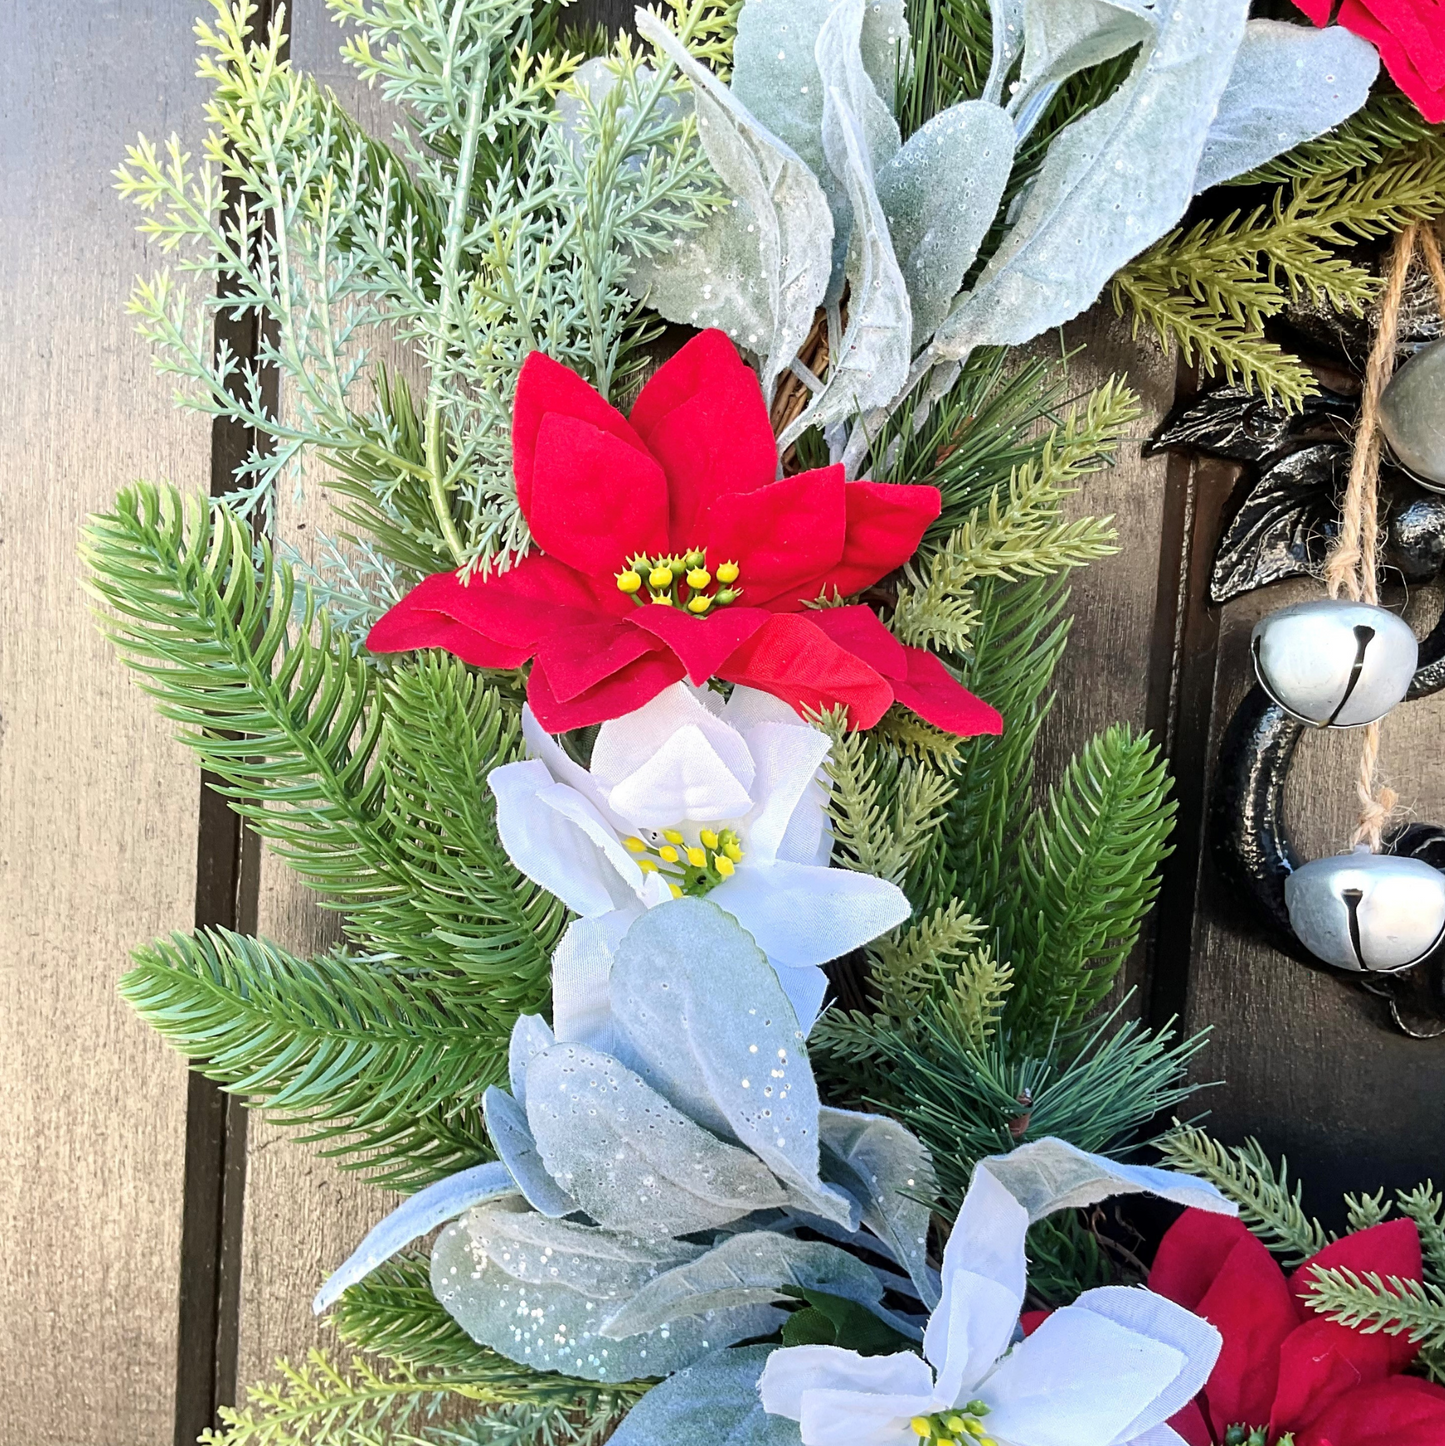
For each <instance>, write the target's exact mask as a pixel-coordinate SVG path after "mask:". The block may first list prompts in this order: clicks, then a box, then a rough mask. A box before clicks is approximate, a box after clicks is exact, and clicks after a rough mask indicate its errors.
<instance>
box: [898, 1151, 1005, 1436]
mask: <svg viewBox="0 0 1445 1446" xmlns="http://www.w3.org/2000/svg"><path fill="white" fill-rule="evenodd" d="M1028 1228H1029V1216H1028V1211H1027V1210H1025V1209H1024V1207H1023V1206H1022V1205H1020V1204H1019V1202H1018V1201H1017V1200H1015V1199H1014V1197H1013V1196H1012V1195H1010V1194H1009V1192H1008V1191H1007V1190H1006V1189H1004V1187H1003V1186H1002V1185H1001V1184H999V1182H998V1181H997V1180H996V1179H995V1178H994V1177H993V1176H992V1175H990V1174H989V1173H988V1171H987V1170H975V1171H974V1173H973V1180H972V1182H971V1183H970V1184H969V1187H968V1193H967V1194H966V1195H965V1196H964V1197H963V1207H962V1209H960V1210H959V1212H958V1219H957V1220H956V1221H955V1222H954V1226H953V1233H952V1234H951V1235H950V1236H949V1237H948V1244H947V1245H946V1246H945V1247H944V1251H943V1272H942V1282H941V1284H942V1297H941V1299H940V1300H939V1302H938V1308H937V1309H936V1310H935V1311H934V1312H933V1315H932V1317H931V1318H930V1320H929V1322H928V1328H927V1330H926V1331H925V1332H924V1336H923V1354H924V1355H925V1356H927V1357H928V1359H929V1360H930V1361H932V1362H933V1364H934V1366H936V1367H937V1369H938V1390H939V1394H940V1396H942V1397H945V1398H946V1400H947V1403H948V1404H949V1405H956V1404H957V1403H958V1401H959V1400H961V1399H963V1398H964V1396H965V1395H966V1394H967V1392H968V1391H969V1390H971V1389H972V1387H973V1386H975V1385H977V1383H978V1382H979V1381H980V1380H982V1379H983V1377H984V1376H985V1375H986V1374H987V1372H988V1371H989V1370H990V1369H991V1368H992V1366H993V1363H994V1362H995V1361H996V1360H997V1359H998V1358H999V1357H1000V1356H1001V1355H1002V1354H1003V1353H1004V1351H1005V1350H1007V1349H1008V1343H1009V1341H1010V1339H1011V1338H1012V1336H1013V1332H1014V1327H1015V1326H1016V1325H1017V1324H1018V1318H1019V1311H1020V1310H1022V1309H1023V1303H1024V1288H1025V1286H1026V1284H1027V1281H1028V1262H1027V1259H1026V1258H1025V1256H1024V1237H1025V1235H1026V1234H1027V1233H1028ZM989 1424H990V1427H991V1426H992V1424H993V1423H992V1422H990V1423H989Z"/></svg>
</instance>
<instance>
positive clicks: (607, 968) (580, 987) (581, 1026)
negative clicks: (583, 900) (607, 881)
mask: <svg viewBox="0 0 1445 1446" xmlns="http://www.w3.org/2000/svg"><path fill="white" fill-rule="evenodd" d="M641 915H642V907H641V905H638V906H637V907H635V908H630V909H614V910H613V911H612V912H611V913H610V914H601V915H599V916H598V917H597V918H595V919H574V920H573V921H572V922H571V923H570V924H569V925H568V926H567V932H566V933H565V934H563V935H562V939H561V942H560V943H559V944H558V945H557V948H556V949H555V950H554V951H553V954H552V1028H553V1032H554V1033H555V1035H556V1037H557V1039H559V1040H562V1041H564V1042H566V1043H579V1044H585V1045H588V1046H590V1047H591V1048H592V1049H597V1050H601V1051H602V1052H603V1053H604V1054H610V1053H611V1052H612V1047H613V1042H614V1041H613V1037H612V986H611V978H612V960H613V957H614V956H615V955H616V953H617V946H618V945H619V944H620V943H621V942H622V936H623V935H624V934H625V933H626V932H627V931H628V929H630V928H631V927H632V923H633V921H634V920H635V919H638V918H640V917H641Z"/></svg>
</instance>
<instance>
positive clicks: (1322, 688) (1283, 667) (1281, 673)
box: [1250, 598, 1420, 728]
mask: <svg viewBox="0 0 1445 1446" xmlns="http://www.w3.org/2000/svg"><path fill="white" fill-rule="evenodd" d="M1250 650H1251V652H1253V654H1254V670H1255V672H1256V673H1257V674H1258V675H1259V681H1260V686H1261V687H1263V689H1264V691H1265V692H1266V693H1268V694H1269V696H1270V697H1271V698H1273V699H1274V701H1275V702H1276V703H1278V704H1279V705H1280V707H1281V708H1283V709H1285V710H1286V711H1287V712H1289V713H1292V714H1293V715H1294V716H1295V717H1296V718H1298V719H1300V720H1301V722H1304V723H1312V724H1314V726H1315V727H1316V728H1358V727H1359V726H1360V725H1361V724H1362V723H1373V722H1374V721H1375V720H1376V719H1377V718H1383V717H1384V716H1385V714H1386V713H1388V712H1389V711H1390V709H1391V708H1393V707H1394V706H1395V704H1396V703H1398V702H1399V701H1400V699H1401V698H1403V697H1404V696H1405V692H1406V690H1407V689H1408V688H1409V686H1410V680H1411V679H1412V678H1413V677H1414V676H1415V668H1416V665H1417V664H1418V662H1419V653H1420V649H1419V644H1418V643H1417V642H1416V639H1415V634H1414V633H1413V632H1411V631H1410V625H1409V624H1408V623H1406V622H1404V621H1403V620H1402V619H1400V618H1397V617H1396V616H1395V614H1394V613H1392V612H1388V611H1386V609H1384V608H1381V607H1375V606H1373V605H1372V604H1370V603H1358V602H1347V601H1346V600H1345V599H1343V598H1320V599H1318V600H1317V601H1315V602H1306V603H1296V604H1295V605H1294V606H1293V607H1287V608H1281V609H1280V610H1279V611H1278V612H1277V613H1270V615H1269V616H1268V617H1264V618H1261V619H1260V620H1259V621H1258V622H1257V623H1256V624H1255V625H1254V633H1253V635H1252V636H1251V638H1250Z"/></svg>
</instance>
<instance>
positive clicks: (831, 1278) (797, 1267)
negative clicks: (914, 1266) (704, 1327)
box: [602, 1230, 898, 1340]
mask: <svg viewBox="0 0 1445 1446" xmlns="http://www.w3.org/2000/svg"><path fill="white" fill-rule="evenodd" d="M784 1286H789V1287H791V1288H792V1289H793V1290H795V1291H796V1290H819V1291H824V1292H826V1293H827V1294H829V1295H836V1296H840V1297H841V1298H842V1299H844V1300H851V1301H856V1302H857V1303H858V1304H859V1305H862V1306H866V1307H867V1308H868V1309H869V1310H871V1311H873V1312H875V1313H876V1314H877V1315H878V1316H879V1317H880V1319H883V1320H886V1321H888V1322H889V1323H890V1324H895V1323H896V1322H897V1320H898V1318H897V1317H896V1316H894V1315H893V1313H892V1312H891V1311H887V1310H885V1309H884V1307H883V1287H882V1286H881V1285H880V1284H879V1282H878V1278H877V1276H875V1275H874V1274H873V1272H872V1271H871V1270H870V1269H869V1268H868V1267H867V1266H866V1265H864V1264H863V1262H862V1261H861V1260H859V1259H858V1258H857V1257H856V1256H853V1255H849V1254H848V1252H847V1251H845V1250H840V1249H839V1248H838V1247H837V1246H836V1245H829V1244H828V1243H827V1242H826V1241H823V1240H798V1239H796V1238H795V1237H793V1236H791V1235H779V1234H777V1233H776V1232H774V1231H770V1230H750V1231H748V1232H747V1233H745V1234H742V1235H734V1236H731V1237H729V1238H728V1239H727V1240H724V1241H723V1242H722V1244H721V1245H717V1246H714V1247H713V1249H711V1250H709V1251H708V1252H707V1254H706V1255H700V1256H699V1257H698V1258H697V1259H696V1260H690V1261H688V1262H687V1263H686V1264H684V1265H678V1266H674V1267H673V1268H672V1269H671V1270H669V1271H667V1272H666V1273H665V1274H663V1275H659V1276H658V1277H657V1278H656V1279H655V1280H652V1281H649V1282H648V1283H647V1284H646V1285H645V1286H643V1287H642V1289H641V1290H640V1291H638V1293H637V1294H636V1295H635V1296H633V1297H632V1299H631V1300H629V1301H628V1302H627V1304H626V1305H624V1306H623V1307H622V1308H621V1309H620V1310H618V1311H616V1312H615V1313H614V1314H613V1315H611V1316H609V1317H608V1319H607V1322H606V1323H605V1324H604V1325H603V1327H602V1334H603V1335H605V1336H607V1337H609V1338H610V1339H614V1340H617V1339H621V1338H622V1337H624V1336H631V1335H635V1334H637V1333H638V1332H640V1331H651V1330H656V1329H657V1328H658V1327H660V1326H664V1325H668V1324H670V1323H672V1322H675V1321H678V1320H681V1319H684V1318H686V1317H688V1316H698V1315H702V1314H704V1313H705V1312H707V1311H716V1310H733V1309H736V1308H738V1307H740V1306H747V1305H770V1304H777V1303H778V1302H780V1301H782V1300H785V1299H786V1297H785V1296H784V1295H782V1293H781V1291H782V1287H784Z"/></svg>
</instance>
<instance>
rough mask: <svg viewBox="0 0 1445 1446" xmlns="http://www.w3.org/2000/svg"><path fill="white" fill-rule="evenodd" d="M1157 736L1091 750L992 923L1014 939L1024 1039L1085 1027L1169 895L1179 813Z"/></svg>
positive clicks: (1054, 795) (1034, 820)
mask: <svg viewBox="0 0 1445 1446" xmlns="http://www.w3.org/2000/svg"><path fill="white" fill-rule="evenodd" d="M1168 791H1169V779H1168V774H1167V772H1166V770H1165V767H1164V765H1163V764H1162V763H1161V762H1160V760H1159V752H1158V750H1157V749H1156V748H1153V747H1151V746H1150V743H1149V739H1148V736H1147V735H1145V736H1144V737H1142V738H1136V737H1134V736H1133V735H1132V734H1131V733H1130V731H1129V730H1128V729H1127V728H1122V727H1115V728H1111V729H1109V730H1108V731H1107V732H1105V733H1103V734H1101V735H1100V736H1098V737H1097V738H1094V739H1092V740H1091V741H1090V742H1089V743H1087V744H1086V745H1085V746H1084V748H1083V749H1082V751H1081V752H1080V753H1079V754H1078V755H1076V756H1075V757H1074V758H1073V759H1072V760H1071V761H1070V763H1069V765H1068V767H1067V768H1066V769H1065V771H1064V775H1063V777H1062V779H1061V780H1060V782H1059V783H1058V785H1057V786H1056V787H1054V788H1051V789H1050V790H1049V798H1048V802H1047V804H1046V805H1045V807H1043V808H1041V809H1035V810H1034V811H1033V812H1032V813H1031V814H1030V816H1029V819H1028V822H1027V823H1026V825H1025V826H1024V831H1023V834H1022V838H1021V841H1020V847H1019V849H1018V852H1017V856H1016V857H1017V867H1016V871H1015V872H1014V874H1013V877H1012V878H1011V879H1010V881H1009V884H1008V886H1007V888H1006V891H1005V894H1004V896H1003V897H1002V898H1001V899H1000V900H999V902H998V903H997V904H996V905H995V907H994V909H993V911H992V914H991V918H992V919H993V921H994V923H995V924H996V925H998V927H999V928H1000V930H1001V931H1002V934H1003V936H1004V937H1005V938H1006V939H1007V940H1008V941H1009V953H1008V955H1007V957H1008V958H1009V960H1010V961H1011V963H1012V964H1013V967H1014V988H1013V991H1012V993H1011V994H1010V996H1009V1003H1008V1011H1007V1017H1008V1021H1009V1027H1010V1029H1011V1030H1012V1031H1013V1033H1014V1034H1015V1036H1016V1037H1018V1038H1020V1039H1031V1040H1034V1041H1036V1042H1042V1041H1043V1040H1046V1039H1048V1038H1049V1036H1050V1035H1051V1034H1052V1033H1053V1032H1054V1031H1055V1030H1059V1029H1062V1030H1064V1031H1067V1030H1068V1029H1070V1028H1071V1027H1073V1026H1076V1025H1077V1024H1078V1023H1079V1022H1080V1021H1081V1020H1082V1019H1083V1018H1084V1017H1085V1016H1086V1015H1087V1014H1088V1013H1089V1011H1090V1010H1091V1009H1093V1008H1094V1006H1095V1005H1097V1004H1098V1003H1099V1002H1100V1001H1101V1000H1102V999H1103V998H1104V996H1105V995H1106V994H1107V993H1108V991H1109V988H1110V986H1111V985H1112V984H1113V981H1114V978H1115V976H1116V975H1117V974H1118V972H1119V969H1120V967H1121V966H1122V965H1123V963H1124V960H1125V959H1126V958H1127V957H1128V954H1129V951H1130V950H1131V949H1132V948H1133V947H1134V943H1135V941H1136V940H1137V939H1138V937H1139V929H1140V927H1141V925H1142V923H1143V919H1144V915H1145V914H1146V913H1148V911H1149V908H1150V906H1151V905H1152V904H1153V902H1154V899H1155V896H1156V895H1157V894H1158V892H1159V876H1158V870H1159V865H1160V863H1161V862H1162V861H1163V860H1164V858H1165V857H1166V856H1167V855H1168V853H1169V849H1168V848H1167V846H1166V843H1167V840H1168V837H1169V833H1170V830H1171V829H1172V827H1173V823H1174V813H1175V805H1174V803H1173V802H1172V801H1171V800H1170V799H1169V797H1168Z"/></svg>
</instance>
